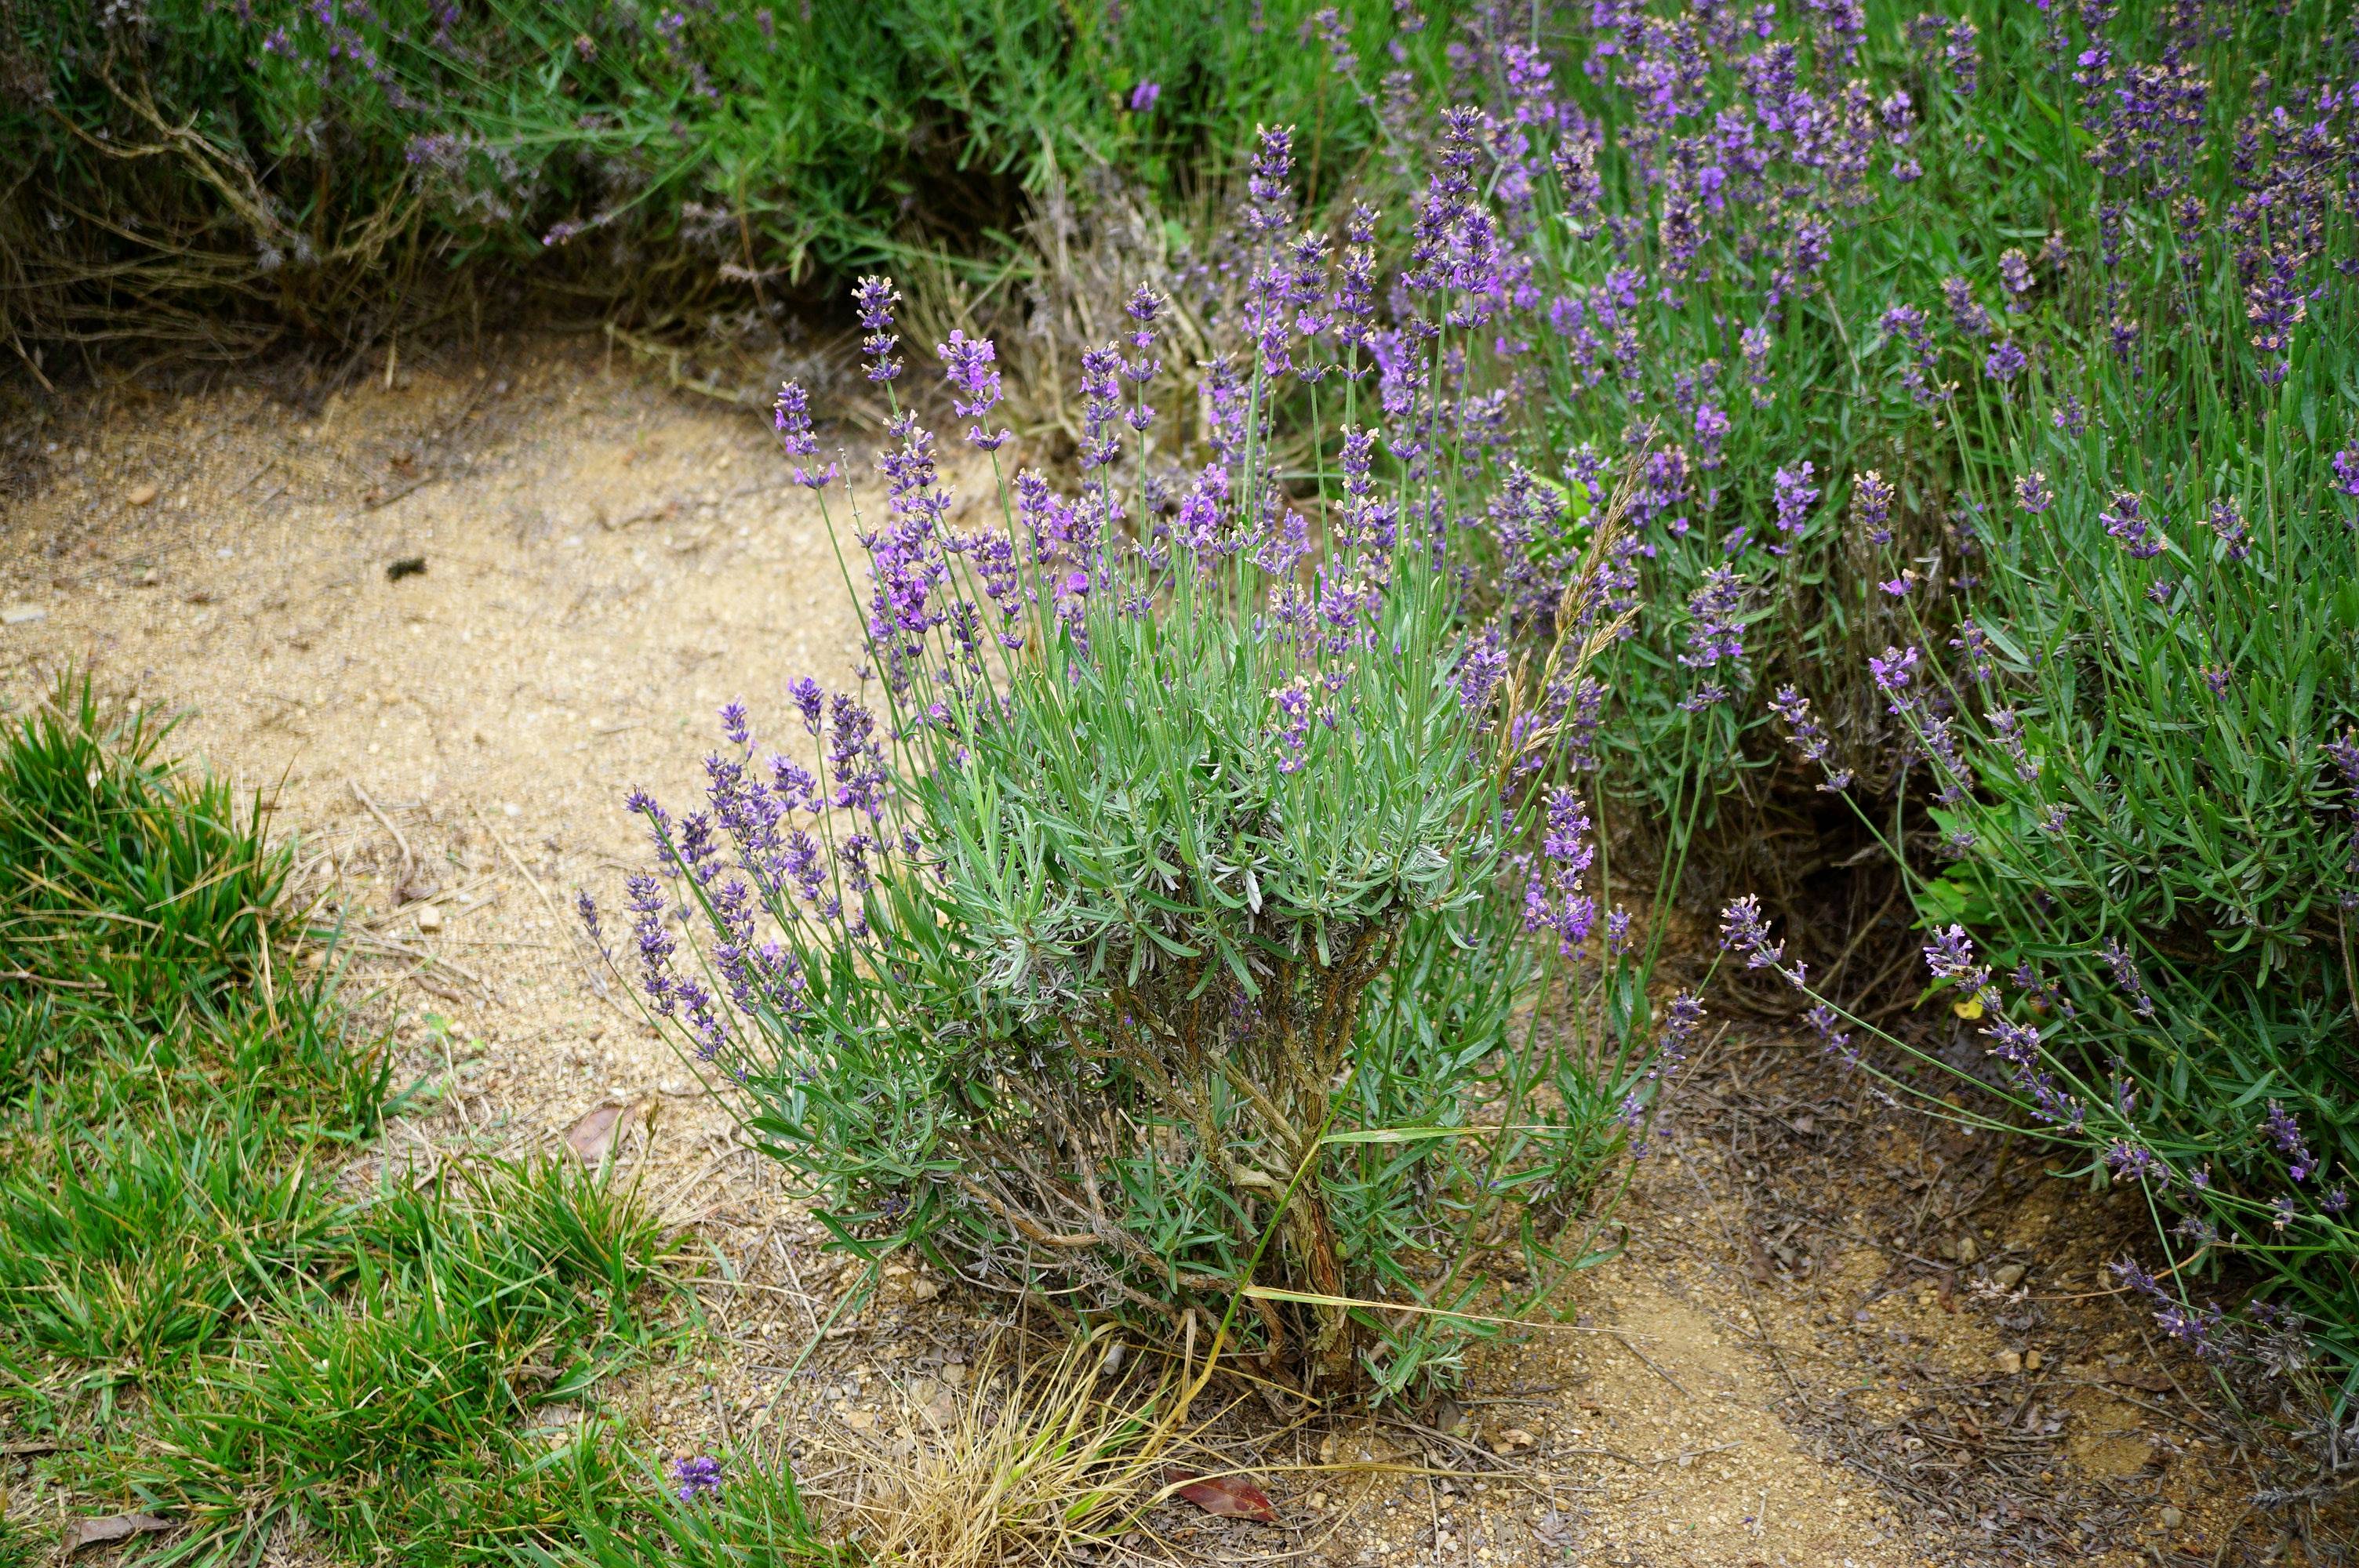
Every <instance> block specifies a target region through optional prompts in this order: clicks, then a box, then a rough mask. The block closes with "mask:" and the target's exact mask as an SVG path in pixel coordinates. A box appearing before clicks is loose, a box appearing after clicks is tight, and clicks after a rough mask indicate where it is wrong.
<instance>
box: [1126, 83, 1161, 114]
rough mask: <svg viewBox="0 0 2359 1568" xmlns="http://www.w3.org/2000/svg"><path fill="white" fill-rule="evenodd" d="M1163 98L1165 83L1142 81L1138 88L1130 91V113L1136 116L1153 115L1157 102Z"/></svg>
mask: <svg viewBox="0 0 2359 1568" xmlns="http://www.w3.org/2000/svg"><path fill="white" fill-rule="evenodd" d="M1162 96H1163V83H1161V82H1159V81H1141V82H1140V83H1139V84H1138V85H1137V86H1136V87H1134V88H1132V89H1131V90H1130V112H1131V113H1132V114H1152V113H1153V112H1154V109H1155V101H1156V100H1157V99H1158V98H1160V97H1162Z"/></svg>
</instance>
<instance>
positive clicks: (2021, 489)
mask: <svg viewBox="0 0 2359 1568" xmlns="http://www.w3.org/2000/svg"><path fill="white" fill-rule="evenodd" d="M2015 502H2016V504H2017V505H2018V506H2020V507H2022V508H2023V509H2024V510H2025V511H2026V512H2028V513H2030V514H2032V515H2033V516H2034V517H2037V516H2038V515H2039V514H2041V513H2043V512H2045V511H2047V510H2048V509H2049V507H2051V506H2053V505H2055V504H2056V492H2054V491H2052V490H2050V489H2049V488H2048V475H2047V474H2046V473H2044V472H2043V471H2041V470H2038V469H2033V470H2031V471H2030V472H2029V473H2027V474H2024V475H2022V476H2020V477H2019V478H2017V480H2016V481H2015Z"/></svg>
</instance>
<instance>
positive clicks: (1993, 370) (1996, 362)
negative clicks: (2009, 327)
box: [1983, 338, 2031, 386]
mask: <svg viewBox="0 0 2359 1568" xmlns="http://www.w3.org/2000/svg"><path fill="white" fill-rule="evenodd" d="M2030 364H2031V361H2030V360H2029V359H2027V358H2026V357H2025V355H2024V352H2023V351H2022V350H2021V349H2020V348H2018V347H2017V346H2016V341H2015V340H2014V339H2013V338H2001V339H2000V340H1999V341H1998V343H1997V345H1996V346H1995V347H1994V348H1993V349H1992V350H1991V351H1990V353H1989V354H1988V355H1987V356H1986V357H1985V358H1984V360H1983V373H1984V375H1986V376H1988V377H1990V379H1991V380H1993V381H1995V382H1997V383H1998V384H2001V385H2002V386H2003V385H2005V384H2007V383H2008V382H2011V381H2013V380H2014V379H2015V378H2016V377H2017V376H2018V375H2021V374H2022V373H2024V371H2025V370H2027V368H2029V366H2030Z"/></svg>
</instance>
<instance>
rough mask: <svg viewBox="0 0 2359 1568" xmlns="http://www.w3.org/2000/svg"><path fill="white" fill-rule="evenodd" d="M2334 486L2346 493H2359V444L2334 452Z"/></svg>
mask: <svg viewBox="0 0 2359 1568" xmlns="http://www.w3.org/2000/svg"><path fill="white" fill-rule="evenodd" d="M2334 488H2335V489H2337V490H2339V491H2341V492H2343V494H2345V495H2359V445H2354V446H2349V447H2345V448H2343V449H2342V450H2341V451H2339V452H2336V453H2335V454H2334Z"/></svg>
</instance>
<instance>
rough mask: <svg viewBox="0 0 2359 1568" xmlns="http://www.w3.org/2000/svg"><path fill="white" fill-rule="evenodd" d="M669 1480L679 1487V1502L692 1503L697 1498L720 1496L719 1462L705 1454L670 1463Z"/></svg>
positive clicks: (720, 1477)
mask: <svg viewBox="0 0 2359 1568" xmlns="http://www.w3.org/2000/svg"><path fill="white" fill-rule="evenodd" d="M671 1478H672V1481H673V1483H674V1484H675V1485H677V1486H678V1487H679V1500H680V1501H681V1502H684V1503H692V1502H694V1501H696V1499H697V1498H717V1497H719V1496H720V1495H721V1479H722V1476H721V1461H720V1460H718V1459H715V1458H713V1457H712V1455H710V1454H698V1455H696V1456H695V1457H694V1458H692V1459H675V1460H673V1461H672V1466H671Z"/></svg>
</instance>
